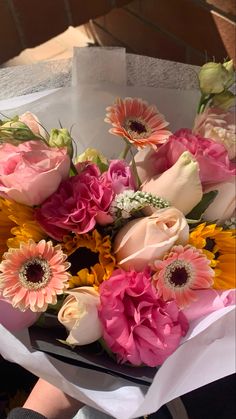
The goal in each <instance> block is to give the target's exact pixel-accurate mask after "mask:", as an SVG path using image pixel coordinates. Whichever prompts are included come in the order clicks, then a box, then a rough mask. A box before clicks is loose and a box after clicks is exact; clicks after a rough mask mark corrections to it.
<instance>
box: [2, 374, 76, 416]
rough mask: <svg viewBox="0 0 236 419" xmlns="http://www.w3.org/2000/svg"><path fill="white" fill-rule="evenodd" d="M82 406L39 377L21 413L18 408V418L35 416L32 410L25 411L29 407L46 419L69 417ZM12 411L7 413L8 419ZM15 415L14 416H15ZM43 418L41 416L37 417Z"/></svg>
mask: <svg viewBox="0 0 236 419" xmlns="http://www.w3.org/2000/svg"><path fill="white" fill-rule="evenodd" d="M82 406H83V403H81V402H79V401H78V400H75V399H73V398H72V397H70V396H68V395H67V394H65V393H63V391H62V390H60V389H58V388H57V387H55V386H53V385H52V384H50V383H48V382H47V381H44V380H42V379H41V378H40V379H39V380H38V381H37V383H36V384H35V386H34V388H33V390H32V391H31V393H30V395H29V397H28V399H27V400H26V402H25V404H24V406H23V409H22V414H21V416H20V412H19V410H18V413H17V414H18V416H17V417H18V418H19V419H20V417H22V419H23V418H29V419H30V418H31V417H32V419H33V418H34V417H35V419H37V415H36V416H34V414H33V412H32V416H30V412H27V414H28V416H26V411H24V409H30V410H31V411H34V412H37V413H39V414H41V415H43V416H45V417H46V418H47V419H61V418H63V419H71V418H73V416H74V415H75V414H76V412H78V410H79V409H80V408H81V407H82ZM12 415H14V411H12V412H11V413H10V415H9V419H14V416H12ZM15 417H16V416H15ZM38 419H43V418H40V417H39V418H38Z"/></svg>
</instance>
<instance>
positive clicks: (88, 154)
mask: <svg viewBox="0 0 236 419" xmlns="http://www.w3.org/2000/svg"><path fill="white" fill-rule="evenodd" d="M98 160H100V162H101V163H103V164H106V165H107V164H108V161H107V158H106V157H105V156H104V155H103V154H102V153H100V152H99V151H98V150H96V148H86V150H85V151H84V152H83V153H81V154H80V155H79V156H77V157H76V158H75V164H77V163H83V162H85V161H91V162H92V163H95V164H97V163H98Z"/></svg>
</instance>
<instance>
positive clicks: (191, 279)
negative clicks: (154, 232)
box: [153, 245, 214, 308]
mask: <svg viewBox="0 0 236 419" xmlns="http://www.w3.org/2000/svg"><path fill="white" fill-rule="evenodd" d="M209 265H210V260H208V259H207V257H206V256H205V255H204V253H202V251H201V250H200V249H196V248H195V247H192V246H189V245H186V246H181V245H179V246H174V247H173V248H172V249H171V252H170V253H169V254H168V255H167V256H166V257H165V258H164V260H157V261H155V262H154V266H153V268H154V270H155V271H156V273H155V274H154V275H153V281H154V285H155V287H156V288H157V290H158V293H159V295H160V296H161V297H162V298H163V299H164V300H165V301H167V300H171V299H175V300H176V301H177V304H178V305H179V307H181V308H183V307H186V306H188V305H189V304H190V303H191V301H196V299H197V298H196V295H195V292H194V290H196V289H206V288H209V287H210V286H211V285H212V284H213V277H214V271H213V269H211V268H210V266H209Z"/></svg>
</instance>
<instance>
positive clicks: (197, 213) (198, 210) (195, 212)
mask: <svg viewBox="0 0 236 419" xmlns="http://www.w3.org/2000/svg"><path fill="white" fill-rule="evenodd" d="M217 195H218V191H210V192H207V193H205V194H203V197H202V199H201V201H200V202H199V203H198V204H197V205H196V206H195V207H194V208H193V209H192V211H190V212H189V213H188V214H187V215H186V218H187V219H190V220H191V221H194V220H196V222H199V220H201V217H202V214H203V213H204V212H205V211H206V209H207V208H208V207H209V205H210V204H212V202H213V201H214V199H215V197H216V196H217Z"/></svg>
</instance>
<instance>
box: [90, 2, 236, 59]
mask: <svg viewBox="0 0 236 419" xmlns="http://www.w3.org/2000/svg"><path fill="white" fill-rule="evenodd" d="M235 17H236V1H235V0H135V1H132V2H130V3H129V4H127V5H125V6H123V7H122V8H120V9H116V10H112V11H110V12H109V13H108V14H105V15H104V16H102V17H99V18H97V19H93V20H91V21H90V22H89V24H88V25H87V27H88V30H89V31H90V32H91V33H92V35H93V37H94V39H95V40H96V41H97V42H98V43H99V44H100V45H122V46H125V47H126V48H127V50H128V51H130V52H134V53H137V54H144V55H149V56H153V57H159V58H163V59H169V60H175V61H180V62H186V63H189V64H197V65H201V64H203V63H205V62H206V60H212V59H214V58H215V60H216V61H217V60H223V59H224V58H227V57H231V58H234V60H235V30H236V27H235Z"/></svg>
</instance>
